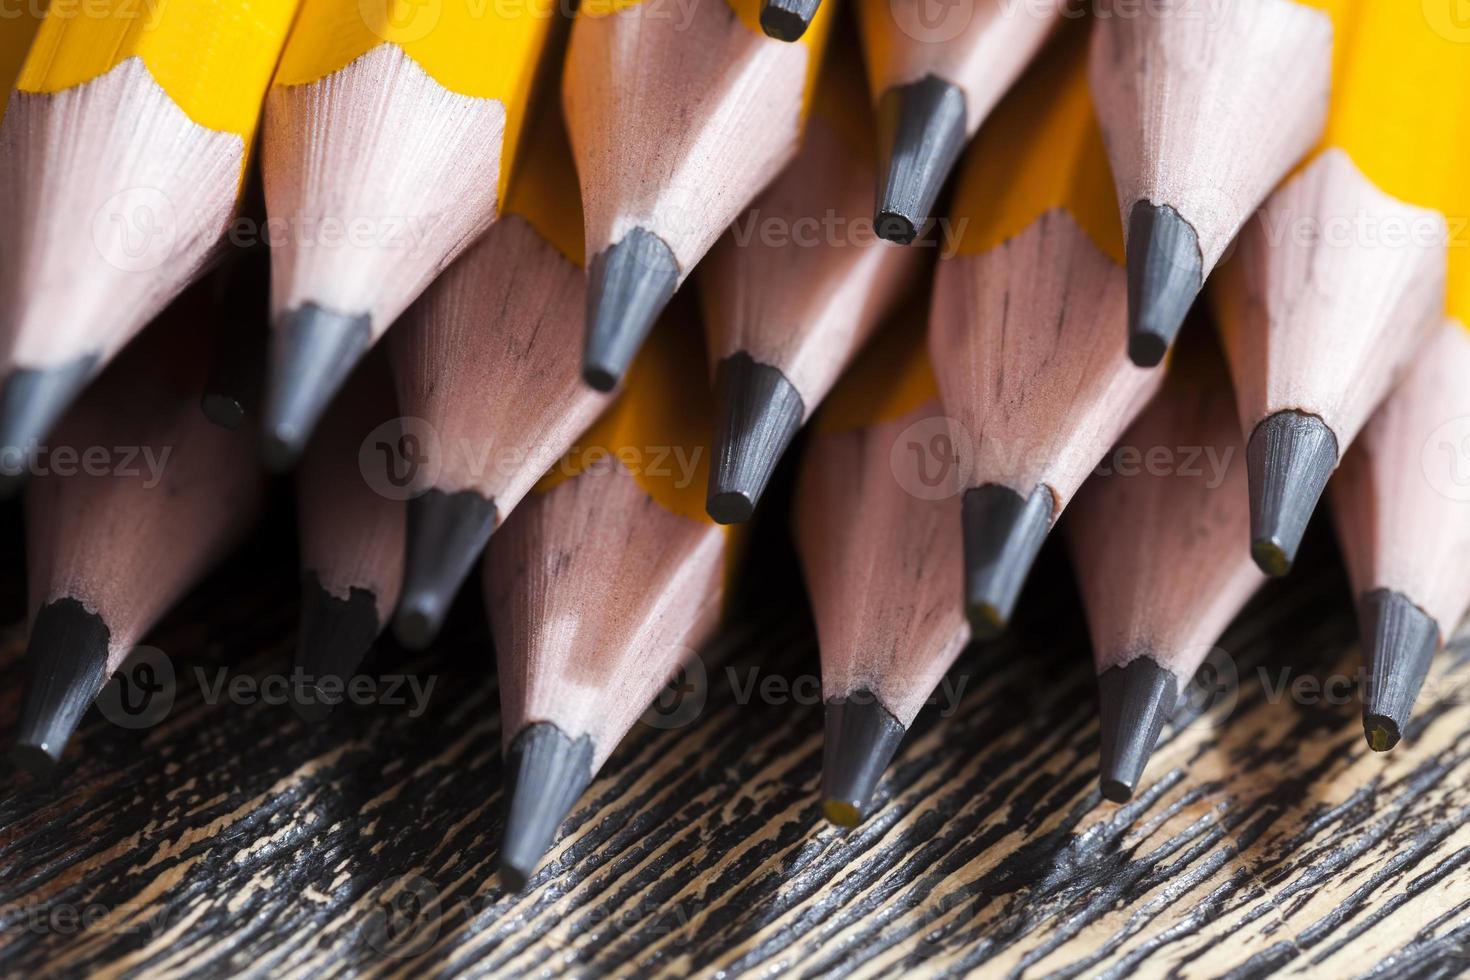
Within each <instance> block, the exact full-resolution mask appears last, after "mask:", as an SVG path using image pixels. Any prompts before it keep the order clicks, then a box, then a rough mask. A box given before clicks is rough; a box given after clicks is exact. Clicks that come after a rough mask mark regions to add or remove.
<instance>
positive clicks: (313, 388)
mask: <svg viewBox="0 0 1470 980" xmlns="http://www.w3.org/2000/svg"><path fill="white" fill-rule="evenodd" d="M370 340H371V330H370V327H369V321H368V317H367V315H366V314H357V315H355V316H349V315H347V314H345V313H336V312H333V311H332V310H327V309H323V308H322V307H320V306H317V305H316V304H315V303H304V304H302V305H301V306H299V307H297V308H296V309H294V310H291V311H290V312H288V313H286V315H285V316H284V318H283V320H282V323H281V325H280V326H279V327H277V328H276V330H275V331H274V332H273V334H272V336H271V366H270V372H269V377H268V378H267V379H266V386H267V393H266V401H265V445H264V450H263V459H264V461H265V464H266V466H267V467H269V468H270V469H272V470H275V471H276V472H281V471H283V470H288V469H290V468H291V467H292V466H294V465H295V463H296V460H297V459H298V458H299V457H300V456H301V451H302V449H304V448H305V447H306V443H307V440H308V439H310V438H311V432H312V429H314V428H316V423H317V420H318V419H319V418H321V414H322V412H323V411H324V410H325V409H326V407H327V405H328V404H329V403H330V402H331V401H332V398H333V397H334V396H335V395H336V394H337V389H339V388H341V387H342V382H343V381H345V380H347V376H348V375H349V374H351V373H352V369H353V368H354V367H356V365H357V362H358V360H359V359H361V357H362V355H363V354H364V353H366V351H367V349H368V343H369V341H370Z"/></svg>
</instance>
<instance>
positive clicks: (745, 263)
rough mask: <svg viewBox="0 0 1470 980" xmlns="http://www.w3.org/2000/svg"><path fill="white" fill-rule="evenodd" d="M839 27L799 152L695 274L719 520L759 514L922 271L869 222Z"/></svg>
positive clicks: (856, 103)
mask: <svg viewBox="0 0 1470 980" xmlns="http://www.w3.org/2000/svg"><path fill="white" fill-rule="evenodd" d="M842 40H843V38H842V37H841V36H840V35H839V37H838V38H837V39H836V43H834V44H833V45H832V50H831V52H830V53H829V54H828V56H827V64H826V66H825V67H824V68H823V69H822V77H821V78H820V79H819V81H818V83H817V94H816V97H815V100H814V103H813V109H812V116H811V119H810V120H809V122H808V123H807V132H806V139H805V141H804V143H803V144H802V148H801V153H800V154H799V155H798V156H797V158H796V159H795V160H794V161H792V163H791V165H790V166H788V167H787V168H786V169H785V170H784V171H782V173H781V176H780V177H778V178H776V180H775V182H774V183H773V184H772V185H771V186H770V187H769V188H767V189H766V190H765V191H764V192H763V193H762V194H761V195H760V196H759V197H758V198H756V200H755V201H754V203H753V204H752V205H751V208H750V210H749V211H747V212H746V213H745V214H744V215H742V216H741V217H740V218H737V219H736V222H735V225H734V226H733V227H732V228H731V230H730V231H728V232H726V233H725V236H724V237H723V238H722V239H720V242H719V244H718V245H716V246H715V248H714V250H713V251H712V252H711V253H710V256H709V258H708V259H707V260H706V262H705V265H704V267H703V271H702V272H701V273H700V297H701V299H702V300H703V307H704V319H705V326H706V331H707V334H708V346H709V352H710V360H711V363H712V366H713V367H712V369H713V373H714V376H715V390H716V398H715V419H716V421H715V443H714V453H715V460H714V465H713V466H712V467H711V468H710V485H709V492H708V494H707V497H706V501H705V506H706V507H707V508H708V509H709V513H710V516H711V517H713V518H714V519H715V520H717V521H719V522H720V523H722V524H733V523H739V522H742V521H747V520H749V519H750V517H751V515H752V514H753V513H754V511H755V507H756V504H757V503H759V501H760V498H761V494H762V493H763V492H764V491H765V488H766V484H767V483H769V482H770V479H771V474H772V473H774V472H775V469H776V464H777V463H779V462H780V461H781V456H782V455H783V454H784V453H785V452H786V448H787V446H789V445H790V444H791V440H792V439H793V438H794V437H795V436H796V433H797V430H798V429H800V428H801V426H802V424H803V423H804V422H805V421H806V420H807V419H808V418H810V417H811V414H812V412H813V411H815V410H816V407H817V405H818V404H820V403H821V401H822V399H823V398H824V397H825V396H826V394H827V392H828V391H829V390H830V389H831V387H832V385H833V383H834V382H835V381H836V380H837V377H838V375H839V374H841V372H842V370H843V368H844V367H846V366H847V364H848V363H849V362H850V361H851V360H852V358H853V357H854V356H856V354H857V353H858V351H859V350H861V348H862V346H863V344H865V343H866V342H867V340H868V338H869V337H870V336H871V335H872V333H873V330H874V329H875V328H876V327H877V325H878V323H879V322H880V321H881V319H882V318H883V317H884V316H885V315H886V314H887V313H888V312H889V311H890V310H891V309H892V308H893V307H894V305H895V303H896V302H897V301H898V300H899V298H900V297H901V296H902V295H903V293H904V291H905V290H906V289H907V288H908V287H909V285H910V284H911V283H912V282H913V280H914V279H915V277H916V275H917V274H918V273H919V271H920V259H921V258H922V256H921V255H920V254H918V253H917V252H916V250H913V249H902V248H898V247H896V246H893V245H890V244H888V243H887V242H883V241H880V240H878V239H876V238H875V237H874V236H873V234H872V230H871V225H870V223H869V219H868V214H869V211H870V209H871V207H872V200H873V189H874V180H873V169H874V166H875V162H874V159H873V152H872V148H873V138H874V133H873V125H872V118H871V117H870V116H869V114H868V108H867V106H866V104H865V103H866V96H865V95H864V92H863V79H862V67H861V66H860V65H859V64H858V63H857V62H856V60H855V59H854V57H853V55H852V53H851V52H850V51H847V50H845V49H844V47H843V45H842V43H841V42H842Z"/></svg>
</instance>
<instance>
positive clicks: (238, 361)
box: [199, 243, 270, 429]
mask: <svg viewBox="0 0 1470 980" xmlns="http://www.w3.org/2000/svg"><path fill="white" fill-rule="evenodd" d="M211 286H212V289H213V294H214V329H213V331H212V333H211V338H210V348H209V371H208V373H207V374H206V375H205V379H204V394H203V395H202V396H201V397H200V399H199V408H200V410H201V411H203V412H204V415H205V417H206V418H208V419H209V420H210V421H211V422H213V423H214V424H215V425H219V426H223V427H224V428H226V429H238V428H239V427H240V426H242V425H244V424H245V420H246V418H248V417H251V416H255V417H256V420H257V421H259V412H260V394H261V382H262V380H263V377H264V374H265V357H266V344H267V341H268V337H267V330H268V324H269V323H270V312H269V310H270V252H269V250H268V249H267V248H266V247H265V245H264V244H259V243H258V244H254V245H251V246H249V247H242V248H237V249H233V250H232V254H231V255H230V256H229V257H228V258H227V259H226V260H225V261H224V262H223V263H222V264H221V265H220V266H219V268H218V269H216V270H215V272H214V274H213V275H212V276H211Z"/></svg>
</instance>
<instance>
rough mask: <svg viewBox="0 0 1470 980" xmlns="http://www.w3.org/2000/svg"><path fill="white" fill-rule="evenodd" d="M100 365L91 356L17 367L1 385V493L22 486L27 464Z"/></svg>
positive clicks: (7, 493)
mask: <svg viewBox="0 0 1470 980" xmlns="http://www.w3.org/2000/svg"><path fill="white" fill-rule="evenodd" d="M96 368H97V357H96V356H95V355H89V356H86V357H79V358H77V359H75V360H72V361H68V362H67V363H65V364H61V365H58V366H57V367H50V368H16V369H14V370H13V371H11V372H10V376H9V377H7V378H6V379H5V384H4V386H3V387H0V449H4V450H5V456H6V458H5V459H4V460H3V463H4V468H3V470H0V496H8V495H9V494H11V493H13V492H14V491H15V490H16V488H17V487H19V486H20V483H21V481H22V478H23V477H24V476H25V473H26V471H27V469H28V466H27V463H28V462H29V460H31V458H32V457H33V456H34V454H35V452H36V450H37V449H38V448H39V447H40V446H41V445H42V444H43V443H44V442H45V441H46V437H47V436H48V435H50V434H51V429H52V428H53V427H54V426H55V425H56V422H57V420H58V419H60V418H61V416H62V414H63V413H65V411H66V409H67V408H68V406H70V405H71V403H72V400H73V399H75V398H76V396H77V394H78V393H80V392H81V390H82V389H83V388H85V387H86V385H87V379H88V378H90V377H91V376H92V372H93V371H94V370H96Z"/></svg>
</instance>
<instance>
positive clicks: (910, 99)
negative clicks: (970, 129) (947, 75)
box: [874, 75, 965, 245]
mask: <svg viewBox="0 0 1470 980" xmlns="http://www.w3.org/2000/svg"><path fill="white" fill-rule="evenodd" d="M878 127H879V146H880V147H881V149H882V153H883V156H882V158H881V160H880V161H879V169H878V174H879V177H878V181H879V192H878V209H877V215H876V216H875V217H874V223H875V224H876V226H877V232H878V235H879V237H880V238H884V239H887V240H888V241H890V242H897V243H898V244H900V245H907V244H909V243H910V242H912V241H913V240H914V238H916V237H917V236H918V234H919V231H920V229H922V228H923V227H924V223H925V222H927V221H928V220H929V216H930V215H931V214H933V213H934V204H935V202H936V201H938V200H939V192H940V191H941V190H942V189H943V188H944V182H945V181H946V180H947V179H948V178H949V173H950V171H951V170H953V169H954V165H955V161H956V160H958V159H959V156H960V151H961V150H963V149H964V147H965V93H964V92H962V91H960V89H959V88H958V87H957V86H955V85H951V84H950V83H949V82H946V81H944V80H943V79H941V78H938V77H936V76H934V75H925V76H924V77H923V78H921V79H919V80H918V81H917V82H910V83H909V84H907V85H897V86H894V87H893V88H891V89H889V90H888V91H887V92H884V93H883V97H882V98H881V99H880V100H879V102H878Z"/></svg>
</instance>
